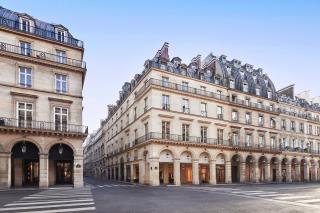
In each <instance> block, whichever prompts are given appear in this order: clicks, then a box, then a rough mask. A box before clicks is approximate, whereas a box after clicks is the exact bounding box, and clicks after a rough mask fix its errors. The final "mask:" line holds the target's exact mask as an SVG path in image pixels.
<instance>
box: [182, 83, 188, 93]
mask: <svg viewBox="0 0 320 213" xmlns="http://www.w3.org/2000/svg"><path fill="white" fill-rule="evenodd" d="M188 87H189V84H188V82H185V81H183V82H182V90H183V91H188Z"/></svg>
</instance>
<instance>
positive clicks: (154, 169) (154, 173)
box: [148, 158, 160, 186]
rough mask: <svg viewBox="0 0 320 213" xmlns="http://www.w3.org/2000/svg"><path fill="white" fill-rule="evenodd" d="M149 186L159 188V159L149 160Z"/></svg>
mask: <svg viewBox="0 0 320 213" xmlns="http://www.w3.org/2000/svg"><path fill="white" fill-rule="evenodd" d="M149 161H150V165H149V168H148V169H149V184H150V185H151V186H159V185H160V181H159V158H153V159H149Z"/></svg>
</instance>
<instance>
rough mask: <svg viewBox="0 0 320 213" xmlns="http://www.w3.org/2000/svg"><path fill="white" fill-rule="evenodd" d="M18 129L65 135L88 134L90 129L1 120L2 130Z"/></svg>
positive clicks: (10, 119)
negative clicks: (62, 133)
mask: <svg viewBox="0 0 320 213" xmlns="http://www.w3.org/2000/svg"><path fill="white" fill-rule="evenodd" d="M6 127H9V128H18V129H31V130H42V131H54V132H65V133H81V134H88V127H87V126H82V125H74V124H60V123H54V122H46V121H35V120H31V121H28V120H18V119H15V118H3V117H2V118H0V128H6Z"/></svg>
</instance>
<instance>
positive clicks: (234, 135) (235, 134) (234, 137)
mask: <svg viewBox="0 0 320 213" xmlns="http://www.w3.org/2000/svg"><path fill="white" fill-rule="evenodd" d="M232 145H236V146H238V145H239V133H238V132H233V133H232Z"/></svg>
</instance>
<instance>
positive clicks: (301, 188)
mask: <svg viewBox="0 0 320 213" xmlns="http://www.w3.org/2000/svg"><path fill="white" fill-rule="evenodd" d="M0 212H36V213H37V212H38V213H51V212H107V213H113V212H115V213H127V212H128V213H144V212H145V213H184V212H186V213H189V212H190V213H191V212H197V213H199V212H201V213H202V212H204V213H206V212H208V213H209V212H210V213H219V212H224V213H225V212H226V213H229V212H237V213H238V212H243V213H251V212H252V213H266V212H277V213H285V212H286V213H287V212H288V213H289V212H290V213H291V212H307V213H309V212H310V213H318V212H320V184H316V183H305V184H252V185H218V186H191V185H190V186H181V187H175V186H167V187H149V186H141V185H131V184H125V183H118V182H107V181H99V180H93V179H86V187H85V188H83V189H73V188H53V189H48V190H11V191H0Z"/></svg>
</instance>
